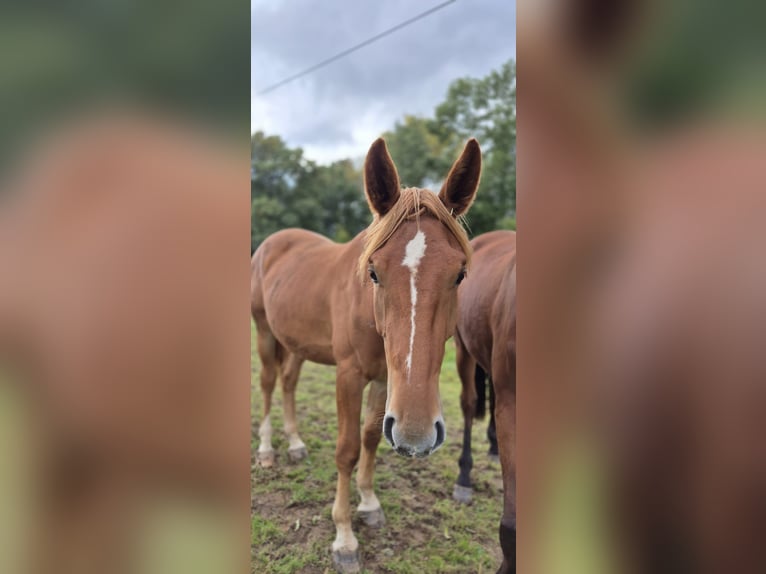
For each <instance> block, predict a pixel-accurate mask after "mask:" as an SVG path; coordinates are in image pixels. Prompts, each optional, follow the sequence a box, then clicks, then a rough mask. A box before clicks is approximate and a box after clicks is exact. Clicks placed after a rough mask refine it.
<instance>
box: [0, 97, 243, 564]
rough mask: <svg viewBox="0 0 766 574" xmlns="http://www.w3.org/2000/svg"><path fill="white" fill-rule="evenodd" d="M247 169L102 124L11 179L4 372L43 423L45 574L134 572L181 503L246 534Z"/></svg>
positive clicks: (120, 120) (40, 464) (150, 132)
mask: <svg viewBox="0 0 766 574" xmlns="http://www.w3.org/2000/svg"><path fill="white" fill-rule="evenodd" d="M245 160H246V155H245V154H238V155H236V156H235V157H231V152H229V151H225V150H224V151H222V150H221V149H220V146H218V145H215V144H211V143H210V141H209V140H208V138H207V137H205V136H204V135H200V134H199V133H198V132H196V131H195V130H192V129H190V128H188V127H186V126H182V125H178V124H177V123H175V122H169V121H167V120H165V119H158V118H157V117H156V116H152V115H149V116H147V115H146V114H145V113H143V112H140V111H139V112H135V111H132V112H101V113H99V114H98V115H96V116H95V117H94V116H88V117H85V118H80V119H79V120H70V123H68V124H66V125H64V126H61V127H59V128H58V131H57V132H56V133H55V134H52V135H48V136H47V137H44V139H43V140H42V142H41V143H40V145H39V146H37V147H35V148H32V150H31V151H30V154H29V159H28V160H27V162H26V163H24V164H22V166H21V167H20V168H19V171H18V173H17V175H16V177H15V179H13V180H11V181H10V182H9V184H8V188H7V193H6V194H5V195H4V196H3V197H2V203H3V210H2V212H1V213H0V219H2V225H0V235H2V241H0V267H2V268H3V270H4V272H2V273H0V284H1V285H0V355H1V356H0V359H2V361H3V363H4V365H6V366H7V367H8V368H9V369H10V370H11V372H12V373H13V375H14V376H13V377H12V379H11V381H10V383H12V386H10V383H9V390H10V391H12V392H14V396H18V397H19V400H20V403H21V405H22V407H23V408H24V410H25V412H27V413H28V415H29V416H28V417H24V418H25V420H28V425H26V427H25V428H27V432H25V433H24V435H23V436H24V438H25V439H26V440H28V441H29V442H28V443H27V442H25V443H24V444H25V447H28V450H29V452H31V453H32V454H34V456H33V457H32V459H31V460H30V461H29V464H30V472H31V473H32V480H31V481H30V484H31V485H32V494H34V495H36V502H38V503H39V513H38V512H37V509H38V506H37V505H34V506H33V509H32V510H35V512H30V514H29V515H30V516H32V517H33V519H32V520H33V525H32V527H31V528H32V529H33V530H36V531H33V532H31V533H30V534H31V536H32V539H33V540H34V544H33V545H31V546H30V548H31V549H32V550H34V551H35V552H34V556H32V557H31V558H30V560H31V561H32V564H30V565H29V568H30V570H31V571H32V572H51V571H57V572H67V573H70V572H78V573H82V574H86V573H91V572H92V573H97V572H106V571H109V572H134V571H135V567H136V564H135V563H133V561H134V560H136V559H138V553H137V552H136V547H135V546H134V543H136V542H137V539H138V538H139V536H141V535H143V533H144V532H145V526H146V522H145V520H149V519H150V517H151V512H153V511H154V509H155V508H157V506H158V503H159V504H160V505H161V504H164V501H165V500H166V497H167V496H168V494H171V495H172V496H173V497H175V496H179V495H180V496H183V497H184V501H185V500H186V498H185V497H186V496H187V495H188V496H191V497H193V498H195V499H198V498H205V499H206V500H210V501H217V502H219V503H220V504H221V505H222V506H225V507H226V508H227V509H229V510H230V511H231V512H233V513H234V514H235V515H236V516H237V517H238V518H236V519H234V520H235V522H238V524H237V525H236V528H237V529H239V530H238V532H239V533H240V534H244V533H245V532H246V528H247V522H246V521H245V520H241V519H242V518H244V516H243V513H242V512H241V509H242V508H244V507H245V504H247V501H248V499H249V481H248V462H249V460H248V456H247V454H246V453H247V452H248V439H249V428H250V419H249V412H248V409H247V408H246V406H245V408H243V405H247V402H248V401H247V399H248V397H249V388H250V387H249V357H250V354H249V353H250V351H249V324H248V321H243V320H242V313H241V309H242V307H243V306H246V305H247V301H248V298H249V293H248V291H247V287H246V285H247V277H248V275H249V265H248V263H249V258H248V256H247V254H246V250H247V247H246V245H247V236H248V235H247V215H246V213H247V199H246V195H244V194H242V193H241V190H242V189H243V185H246V181H247V180H246V177H245V178H243V177H242V175H241V174H242V169H241V167H242V165H244V162H245ZM243 214H245V215H244V216H243ZM5 271H7V272H5ZM38 455H39V456H38ZM147 512H149V514H147ZM38 520H39V521H38ZM240 542H241V543H245V542H246V540H245V536H242V539H241V540H240ZM20 558H21V559H23V557H20ZM242 566H244V563H243V564H242Z"/></svg>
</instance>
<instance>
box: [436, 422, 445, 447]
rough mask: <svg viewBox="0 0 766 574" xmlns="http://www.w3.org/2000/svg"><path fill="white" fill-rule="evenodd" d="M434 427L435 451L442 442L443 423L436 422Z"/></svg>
mask: <svg viewBox="0 0 766 574" xmlns="http://www.w3.org/2000/svg"><path fill="white" fill-rule="evenodd" d="M434 426H436V443H435V444H434V449H437V448H439V447H440V446H441V445H442V443H443V442H444V423H443V422H442V421H436V423H435V425H434Z"/></svg>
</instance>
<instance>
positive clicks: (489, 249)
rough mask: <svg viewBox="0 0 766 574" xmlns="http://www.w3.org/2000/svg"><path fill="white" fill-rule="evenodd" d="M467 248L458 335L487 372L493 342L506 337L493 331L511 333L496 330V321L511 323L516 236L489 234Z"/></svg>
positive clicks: (514, 295) (460, 297) (509, 326)
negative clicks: (467, 265) (470, 251)
mask: <svg viewBox="0 0 766 574" xmlns="http://www.w3.org/2000/svg"><path fill="white" fill-rule="evenodd" d="M471 245H472V247H473V248H474V253H473V258H472V261H471V268H470V270H469V273H468V278H467V279H466V281H464V283H463V284H461V286H460V290H459V292H458V298H459V306H460V313H459V318H458V331H459V332H460V336H461V339H462V340H463V341H464V343H465V345H466V347H467V349H468V351H469V353H471V355H472V356H473V357H474V358H475V359H476V360H477V361H478V362H479V364H480V365H481V366H482V368H484V369H485V370H486V371H488V372H491V365H492V348H493V346H494V344H495V341H496V340H497V339H498V338H499V337H502V338H503V339H507V338H508V337H509V335H508V334H507V333H504V332H503V333H496V332H494V331H498V330H501V331H506V330H507V331H510V330H511V325H505V326H503V325H499V326H498V325H497V320H498V318H499V319H500V320H501V321H505V322H507V321H511V320H513V321H515V300H516V286H515V271H514V269H515V262H516V233H515V232H513V231H504V230H500V231H491V232H489V233H484V234H482V235H480V236H478V237H476V238H475V239H473V241H471ZM506 327H507V328H506Z"/></svg>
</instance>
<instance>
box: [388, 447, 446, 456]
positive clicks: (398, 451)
mask: <svg viewBox="0 0 766 574" xmlns="http://www.w3.org/2000/svg"><path fill="white" fill-rule="evenodd" d="M393 448H394V452H396V454H398V455H400V456H403V457H405V458H426V457H428V456H430V455H431V453H433V452H434V451H435V450H436V449H435V448H432V449H430V450H427V451H423V452H415V451H412V450H410V449H408V448H404V447H402V446H397V447H393Z"/></svg>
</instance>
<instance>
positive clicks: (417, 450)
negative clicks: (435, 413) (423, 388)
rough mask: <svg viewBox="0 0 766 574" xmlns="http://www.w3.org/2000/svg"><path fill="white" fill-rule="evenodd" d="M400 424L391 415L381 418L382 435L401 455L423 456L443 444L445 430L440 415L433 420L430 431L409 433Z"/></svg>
mask: <svg viewBox="0 0 766 574" xmlns="http://www.w3.org/2000/svg"><path fill="white" fill-rule="evenodd" d="M401 426H402V425H397V421H396V417H394V416H393V415H386V417H385V418H384V419H383V436H385V437H386V440H387V441H388V444H390V445H391V446H392V447H393V449H394V450H395V451H396V452H397V453H398V454H400V455H402V456H407V457H413V458H424V457H426V456H428V455H429V454H431V453H432V452H434V451H435V450H436V449H438V448H439V447H440V446H441V445H442V444H444V438H445V437H446V430H445V427H444V419H442V417H441V416H439V417H437V419H436V420H435V421H434V423H433V425H432V426H431V431H430V432H426V433H411V432H407V430H406V429H403V428H401Z"/></svg>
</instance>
